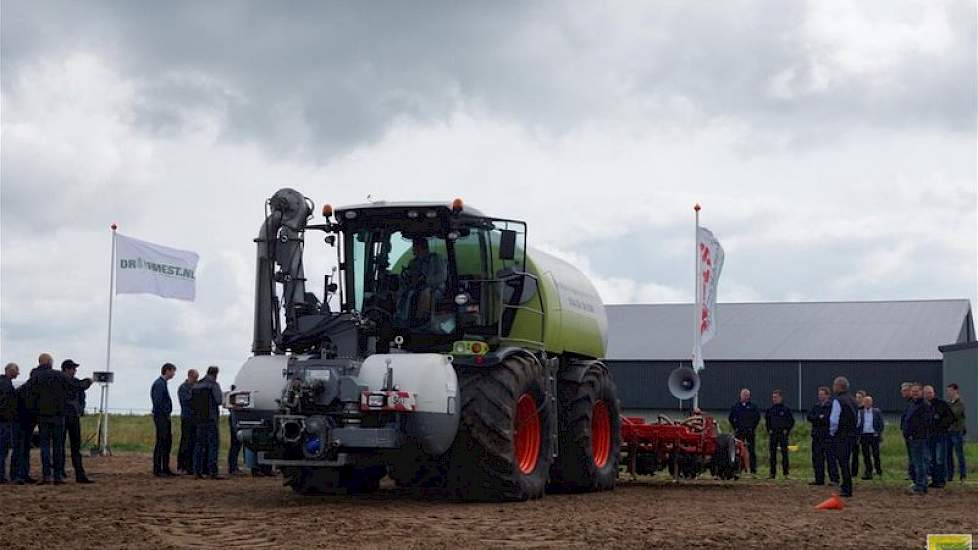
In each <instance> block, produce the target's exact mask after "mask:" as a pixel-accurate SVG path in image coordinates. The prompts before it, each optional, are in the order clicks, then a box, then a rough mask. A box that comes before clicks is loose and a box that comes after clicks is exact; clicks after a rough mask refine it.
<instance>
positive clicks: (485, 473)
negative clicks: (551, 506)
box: [447, 355, 553, 501]
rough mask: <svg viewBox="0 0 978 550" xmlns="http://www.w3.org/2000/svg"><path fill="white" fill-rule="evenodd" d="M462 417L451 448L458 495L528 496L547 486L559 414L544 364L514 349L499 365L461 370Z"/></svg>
mask: <svg viewBox="0 0 978 550" xmlns="http://www.w3.org/2000/svg"><path fill="white" fill-rule="evenodd" d="M459 388H460V399H461V409H460V413H461V418H460V423H459V433H458V435H457V436H456V438H455V442H454V443H453V445H452V448H451V450H449V456H448V463H447V470H448V479H447V481H448V489H449V490H450V493H451V495H452V496H454V497H455V498H459V499H461V500H480V501H522V500H528V499H535V498H540V497H542V496H543V494H544V491H545V490H546V487H547V477H548V473H549V471H550V464H551V461H552V460H551V457H552V456H553V453H552V441H551V439H552V437H551V433H552V432H553V429H552V428H553V426H552V422H553V420H552V419H553V414H552V412H553V411H552V405H551V401H550V399H548V397H549V396H548V395H547V383H546V373H545V371H544V367H543V366H542V365H541V364H540V362H539V361H537V360H536V359H535V358H533V357H532V356H522V355H514V356H510V357H508V358H507V359H506V360H504V361H503V363H502V364H500V365H498V366H495V367H487V368H479V369H461V370H460V372H459Z"/></svg>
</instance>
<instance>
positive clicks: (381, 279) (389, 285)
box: [343, 215, 535, 349]
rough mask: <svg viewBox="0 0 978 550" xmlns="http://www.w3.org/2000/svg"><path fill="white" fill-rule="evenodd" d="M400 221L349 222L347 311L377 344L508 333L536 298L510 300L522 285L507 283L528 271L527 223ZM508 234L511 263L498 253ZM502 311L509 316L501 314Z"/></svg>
mask: <svg viewBox="0 0 978 550" xmlns="http://www.w3.org/2000/svg"><path fill="white" fill-rule="evenodd" d="M405 217H407V216H405ZM392 218H394V219H392ZM408 219H409V220H410V218H408ZM401 220H403V218H401V219H400V220H399V219H396V218H395V217H394V216H389V215H385V216H383V217H380V216H377V217H376V218H373V219H369V224H368V223H367V222H368V220H367V219H364V220H363V221H361V220H357V222H353V223H350V224H349V226H348V228H349V229H348V232H345V235H344V240H345V241H346V243H347V244H346V247H345V248H344V250H345V253H344V257H345V261H344V262H343V263H344V268H343V269H344V272H345V276H344V277H345V279H344V281H345V282H344V286H345V307H346V308H347V310H355V311H357V312H359V313H360V314H361V315H362V316H363V317H364V318H365V319H367V320H369V321H370V322H371V323H372V324H371V326H373V327H374V328H369V329H368V332H369V333H370V334H375V335H376V336H377V337H378V339H379V340H380V341H381V342H385V341H389V340H391V339H393V338H394V336H396V335H401V336H404V337H405V340H406V341H407V342H409V344H408V347H410V348H413V349H421V348H425V349H437V348H438V347H439V346H441V345H443V344H444V343H445V342H449V343H450V342H451V338H464V337H476V338H490V337H493V336H497V335H498V336H505V335H506V334H508V333H509V331H510V328H511V327H512V326H513V325H514V319H513V315H514V313H515V312H514V311H512V308H513V307H515V306H519V305H524V304H525V303H526V302H527V300H529V299H531V298H533V297H534V295H535V292H534V291H533V289H532V288H527V289H523V290H520V291H519V292H518V293H516V294H514V289H515V288H517V287H519V284H521V283H518V282H517V281H515V280H514V279H512V277H513V276H514V274H518V273H522V272H523V271H525V269H526V266H525V262H526V258H525V257H526V255H525V242H526V229H525V225H523V224H522V223H521V222H512V221H505V220H478V221H473V222H471V223H466V224H443V223H441V221H440V220H425V223H424V225H422V224H420V223H418V221H417V220H412V221H408V220H404V221H401ZM432 222H434V223H432ZM354 224H355V225H354ZM507 232H508V233H510V234H511V235H509V241H510V243H511V244H510V245H509V248H510V249H511V250H510V252H509V254H510V255H511V256H510V257H504V254H502V253H501V251H502V250H504V249H506V248H507V247H506V246H504V245H503V244H502V243H503V241H505V240H506V239H505V238H504V234H505V233H507ZM513 242H515V244H512V243H513ZM514 249H515V250H514ZM351 263H352V265H351ZM503 280H506V281H508V283H506V284H504V283H503V282H502V281H503ZM531 283H532V281H531ZM507 307H508V308H510V310H511V311H510V312H509V313H507V312H505V311H503V309H504V308H507ZM419 338H420V339H419Z"/></svg>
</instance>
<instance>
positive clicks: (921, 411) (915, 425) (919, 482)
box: [903, 384, 934, 495]
mask: <svg viewBox="0 0 978 550" xmlns="http://www.w3.org/2000/svg"><path fill="white" fill-rule="evenodd" d="M903 417H904V423H903V437H904V438H905V439H906V440H907V444H908V445H909V447H910V458H911V464H912V465H913V476H912V477H913V487H912V488H911V491H912V492H913V494H915V495H923V494H926V493H927V467H928V463H929V462H930V449H929V446H928V438H929V437H930V434H931V428H932V426H933V424H934V410H933V409H932V408H931V406H930V404H928V403H927V401H925V400H924V397H923V395H922V392H921V388H920V384H914V385H913V386H912V387H911V388H910V405H909V406H908V407H907V410H906V412H905V413H904V415H903Z"/></svg>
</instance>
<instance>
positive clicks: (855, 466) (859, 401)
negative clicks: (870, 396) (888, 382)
mask: <svg viewBox="0 0 978 550" xmlns="http://www.w3.org/2000/svg"><path fill="white" fill-rule="evenodd" d="M865 397H866V392H865V391H863V390H859V391H857V392H856V396H855V401H856V418H857V419H858V418H859V413H861V412H862V410H863V399H864V398H865ZM857 422H858V420H857ZM854 437H855V441H853V442H852V459H851V462H850V465H849V473H850V474H852V477H856V476H858V475H859V451H860V450H861V449H860V445H859V434H858V433H857V434H855V435H854Z"/></svg>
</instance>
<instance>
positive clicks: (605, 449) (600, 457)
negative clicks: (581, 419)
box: [591, 401, 611, 468]
mask: <svg viewBox="0 0 978 550" xmlns="http://www.w3.org/2000/svg"><path fill="white" fill-rule="evenodd" d="M591 451H592V452H593V454H594V465H595V466H597V467H598V468H604V465H605V464H607V463H608V457H609V456H610V455H611V415H610V414H609V413H608V405H607V404H606V403H605V402H604V401H598V402H597V403H595V404H594V408H593V409H591Z"/></svg>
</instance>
